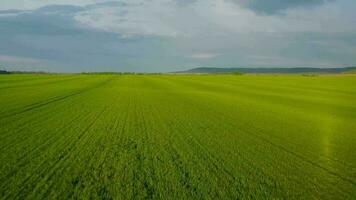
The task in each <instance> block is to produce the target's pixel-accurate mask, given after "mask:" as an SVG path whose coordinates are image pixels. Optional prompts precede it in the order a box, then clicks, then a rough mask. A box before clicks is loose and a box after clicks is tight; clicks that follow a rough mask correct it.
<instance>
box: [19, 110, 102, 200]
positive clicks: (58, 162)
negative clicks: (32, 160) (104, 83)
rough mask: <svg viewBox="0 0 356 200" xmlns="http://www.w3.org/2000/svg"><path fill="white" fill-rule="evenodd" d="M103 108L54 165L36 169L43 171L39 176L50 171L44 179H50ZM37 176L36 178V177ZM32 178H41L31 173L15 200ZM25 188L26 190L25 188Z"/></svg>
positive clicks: (95, 120)
mask: <svg viewBox="0 0 356 200" xmlns="http://www.w3.org/2000/svg"><path fill="white" fill-rule="evenodd" d="M105 110H106V109H105V108H104V109H103V110H102V111H101V112H100V113H99V114H97V115H95V117H94V119H93V120H92V121H91V122H90V123H89V125H88V126H87V127H86V128H85V129H84V130H83V131H81V132H80V134H79V135H78V136H77V138H76V139H75V141H73V142H72V144H71V146H70V147H68V148H66V149H65V150H64V151H63V152H62V153H60V154H59V155H58V158H57V159H56V161H55V162H54V163H52V164H51V165H50V166H49V167H43V166H39V167H38V168H37V169H41V168H43V169H44V170H42V171H41V172H40V174H46V175H48V174H47V171H52V173H50V174H49V176H47V177H46V179H50V178H51V177H52V176H53V175H54V172H55V171H56V169H57V168H58V165H59V164H60V163H61V162H63V161H64V160H65V159H66V158H67V157H68V156H69V155H70V153H71V151H72V150H73V148H75V144H76V143H78V141H80V140H81V138H82V137H83V136H84V135H85V134H86V133H87V132H88V131H89V130H90V128H92V127H93V126H94V124H95V123H96V122H97V121H98V119H99V118H100V116H102V114H103V113H104V112H105ZM44 163H45V162H43V163H42V164H44ZM36 176H37V177H36ZM32 178H35V179H36V180H37V181H35V182H38V180H40V179H41V178H42V177H41V176H38V173H33V174H32V175H31V176H30V177H28V178H27V179H25V180H24V181H23V183H22V185H23V186H22V187H21V189H20V190H19V191H18V194H17V196H16V198H19V197H20V199H21V194H22V193H23V191H24V190H26V189H27V188H28V186H29V184H28V183H27V182H29V181H30V180H31V179H32ZM26 186H27V188H26Z"/></svg>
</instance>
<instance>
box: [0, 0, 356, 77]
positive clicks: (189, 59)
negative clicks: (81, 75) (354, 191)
mask: <svg viewBox="0 0 356 200" xmlns="http://www.w3.org/2000/svg"><path fill="white" fill-rule="evenodd" d="M267 2H268V3H267ZM355 10H356V2H355V1H354V0H289V1H281V0H269V1H266V0H150V1H147V0H111V1H105V0H101V1H99V0H62V1H59V0H2V1H1V2H0V68H5V69H8V70H38V71H51V72H82V71H134V72H158V71H162V72H168V71H177V70H185V69H189V68H193V67H200V66H214V67H270V66H278V67H295V66H303V67H305V66H306V67H342V66H355V65H356V12H355Z"/></svg>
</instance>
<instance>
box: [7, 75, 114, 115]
mask: <svg viewBox="0 0 356 200" xmlns="http://www.w3.org/2000/svg"><path fill="white" fill-rule="evenodd" d="M112 80H114V78H110V79H107V80H105V81H103V82H101V83H99V84H95V85H94V86H92V87H88V88H84V89H81V90H79V91H76V92H73V93H70V94H66V95H61V96H57V97H53V98H50V99H47V100H45V101H41V102H37V103H33V104H30V105H28V106H27V108H25V109H23V110H20V111H17V112H12V113H9V114H7V115H4V116H2V117H1V118H2V119H6V118H9V117H13V116H16V115H19V114H23V113H26V112H29V111H32V110H35V109H37V108H41V107H43V106H46V105H49V104H52V103H55V102H59V101H62V100H66V99H68V98H71V97H74V96H78V95H81V94H83V93H85V92H88V91H91V90H93V89H96V88H99V87H102V86H104V85H106V84H108V83H109V82H111V81H112Z"/></svg>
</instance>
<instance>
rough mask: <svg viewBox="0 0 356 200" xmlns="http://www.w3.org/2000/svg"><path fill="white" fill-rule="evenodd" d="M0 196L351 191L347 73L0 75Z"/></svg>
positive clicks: (263, 195)
mask: <svg viewBox="0 0 356 200" xmlns="http://www.w3.org/2000/svg"><path fill="white" fill-rule="evenodd" d="M0 150H1V151H0V199H26V198H28V199H41V198H51V199H55V198H59V199H70V198H82V199H88V198H93V199H145V198H147V199H238V198H239V199H248V198H252V199H256V198H259V199H270V198H277V199H287V198H288V199H313V198H317V199H355V198H356V76H355V75H352V74H349V75H319V76H302V75H48V74H43V75H1V76H0Z"/></svg>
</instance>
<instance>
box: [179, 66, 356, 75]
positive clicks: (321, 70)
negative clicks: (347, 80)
mask: <svg viewBox="0 0 356 200" xmlns="http://www.w3.org/2000/svg"><path fill="white" fill-rule="evenodd" d="M355 70H356V67H342V68H308V67H293V68H217V67H198V68H193V69H190V70H186V71H180V72H176V73H203V74H217V73H234V72H240V73H257V74H303V73H347V72H349V71H355Z"/></svg>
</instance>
